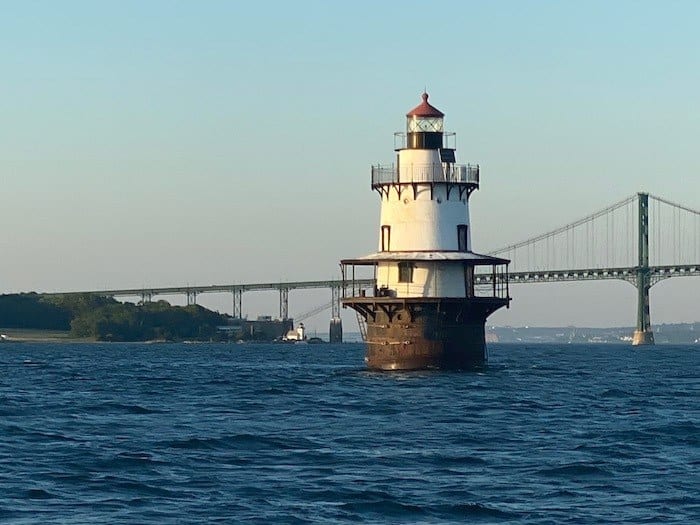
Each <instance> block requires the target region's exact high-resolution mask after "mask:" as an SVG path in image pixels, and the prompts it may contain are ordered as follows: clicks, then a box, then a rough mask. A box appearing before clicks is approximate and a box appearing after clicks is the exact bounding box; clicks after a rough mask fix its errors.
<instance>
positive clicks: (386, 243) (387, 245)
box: [382, 225, 391, 252]
mask: <svg viewBox="0 0 700 525" xmlns="http://www.w3.org/2000/svg"><path fill="white" fill-rule="evenodd" d="M390 250H391V226H387V225H382V251H383V252H388V251H390Z"/></svg>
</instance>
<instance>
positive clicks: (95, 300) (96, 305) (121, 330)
mask: <svg viewBox="0 0 700 525" xmlns="http://www.w3.org/2000/svg"><path fill="white" fill-rule="evenodd" d="M224 324H226V316H225V315H221V314H219V313H217V312H213V311H211V310H208V309H206V308H204V307H202V306H199V305H190V306H172V305H171V304H169V303H168V302H167V301H157V302H149V303H141V304H133V303H120V302H118V301H116V300H115V299H114V298H112V297H103V296H99V295H94V294H76V295H64V296H52V295H42V294H37V293H25V294H7V295H0V327H3V328H21V329H44V330H69V331H70V333H71V335H72V336H74V337H85V338H93V339H96V340H98V341H148V340H168V341H178V340H184V339H192V340H210V339H215V338H217V329H216V328H217V326H220V325H224Z"/></svg>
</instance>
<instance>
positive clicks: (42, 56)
mask: <svg viewBox="0 0 700 525" xmlns="http://www.w3.org/2000/svg"><path fill="white" fill-rule="evenodd" d="M0 7H2V12H3V15H2V17H0V49H2V53H0V80H1V81H0V226H1V228H2V234H1V235H0V292H12V291H28V290H39V291H49V290H75V289H91V288H104V287H132V286H137V287H138V286H142V285H147V286H162V285H176V284H184V283H191V284H192V283H196V284H214V283H225V282H248V281H273V280H279V279H285V280H286V279H289V280H296V279H299V280H302V279H318V278H334V277H336V276H337V275H338V272H337V268H338V266H337V264H338V260H339V259H340V258H342V257H349V256H355V255H361V254H365V253H368V252H371V251H373V250H374V249H375V246H376V235H377V224H378V210H379V199H378V197H377V195H376V194H373V193H372V192H371V191H370V190H369V166H370V165H371V164H373V163H378V162H391V160H392V157H393V151H392V148H393V139H392V133H393V132H394V131H398V130H401V129H402V127H403V125H404V114H405V113H406V111H407V110H408V109H410V108H411V107H413V106H414V105H415V104H416V103H417V102H418V100H419V94H420V92H421V91H422V90H423V88H424V87H427V89H428V91H429V92H430V94H431V102H433V103H434V104H435V105H436V106H437V107H439V108H440V109H442V110H443V111H444V112H445V113H446V114H447V117H446V119H447V120H446V124H447V127H448V128H449V129H450V130H453V131H456V132H457V138H458V152H457V155H458V160H459V161H460V162H479V163H480V164H481V166H482V178H483V183H482V188H481V190H480V191H479V192H477V193H475V194H474V196H473V198H472V220H473V224H474V243H475V245H476V248H477V249H479V250H480V251H488V250H490V249H494V248H498V247H500V246H502V245H505V244H509V243H511V242H515V241H518V240H521V239H523V238H526V237H529V236H530V235H532V234H535V233H538V232H539V231H542V230H546V229H549V228H551V227H554V226H557V225H561V224H564V223H566V222H568V221H570V220H572V219H575V218H578V217H579V216H583V215H586V214H587V213H589V212H592V211H594V210H597V209H599V208H602V207H604V206H605V205H607V204H609V203H611V202H614V201H616V200H619V199H621V198H623V197H625V196H626V195H628V194H632V193H634V192H636V191H638V190H642V189H644V190H647V191H650V192H652V193H657V194H660V195H662V196H665V197H667V198H669V199H671V200H674V201H678V202H682V203H684V204H687V205H688V206H690V207H693V208H700V197H699V196H700V180H699V177H698V175H699V174H700V169H699V168H700V160H699V156H700V155H699V152H700V147H699V145H698V137H700V103H699V102H698V100H699V99H698V93H700V31H698V24H699V23H700V3H699V2H694V1H688V2H676V1H667V2H642V1H634V2H632V1H630V2H625V1H616V2H607V1H606V2H555V1H551V2H467V1H454V2H425V1H421V2H418V1H401V2H398V1H395V2H376V1H375V2H369V1H366V2H365V1H356V2H344V3H339V2H328V1H323V2H321V1H314V2H311V1H299V2H286V1H285V2H282V1H280V2H256V3H250V2H233V1H227V2H213V1H209V2H184V1H182V2H177V1H149V2H140V1H139V2H135V1H134V2H124V1H120V2H92V1H85V2H70V1H64V2H50V1H43V2H36V1H23V2H0ZM672 281H673V280H672ZM675 281H680V282H679V283H678V284H675V283H672V282H671V281H669V283H668V284H666V283H662V284H660V285H658V287H656V288H654V289H653V290H652V321H653V322H659V321H667V322H668V321H673V320H690V319H700V316H699V315H696V313H695V310H693V307H694V303H693V299H694V297H697V296H698V292H700V284H698V283H695V280H692V279H677V280H675ZM690 281H692V282H690ZM535 288H537V289H535ZM657 290H658V291H657ZM689 290H691V291H692V293H691V292H690V291H689ZM513 293H514V295H515V301H514V303H513V307H512V308H511V309H510V310H508V311H504V312H501V313H499V314H498V315H497V316H495V317H494V318H493V319H494V321H497V322H499V323H501V324H506V323H507V324H540V325H545V324H577V325H584V324H599V325H606V324H630V323H632V322H633V321H634V293H635V292H634V289H633V288H632V287H631V286H629V285H628V284H626V283H593V284H591V283H584V284H580V285H579V284H570V285H556V286H554V285H552V286H550V285H546V286H545V285H543V286H542V287H539V288H538V287H532V286H530V287H520V288H516V289H514V290H513ZM249 295H250V294H249ZM249 295H246V296H244V301H246V303H245V304H244V310H246V311H247V312H248V313H249V314H250V315H257V314H258V313H264V312H265V311H267V312H268V313H275V312H276V300H275V299H274V297H272V298H270V297H267V298H264V300H263V299H261V298H254V297H252V295H251V296H250V297H249ZM299 297H300V299H299V302H298V303H297V305H294V304H293V305H292V308H291V309H292V312H295V311H296V312H299V311H301V310H305V309H307V307H308V308H310V307H312V306H314V304H315V303H318V302H323V301H324V300H325V299H326V298H325V296H323V297H321V298H320V299H319V298H317V297H315V296H309V295H308V294H307V295H303V294H301V295H300V296H299ZM552 299H554V300H552ZM292 300H294V295H293V296H292ZM203 304H205V305H207V299H204V300H203ZM246 305H247V306H248V307H247V308H246ZM209 306H212V307H215V308H219V309H222V310H223V309H227V308H228V309H230V306H229V299H228V298H225V297H221V298H215V299H212V302H211V304H209ZM318 324H319V330H320V329H322V328H323V327H325V324H326V318H325V316H321V318H320V319H319V320H318Z"/></svg>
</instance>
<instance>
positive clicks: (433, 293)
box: [341, 93, 510, 370]
mask: <svg viewBox="0 0 700 525" xmlns="http://www.w3.org/2000/svg"><path fill="white" fill-rule="evenodd" d="M422 98H423V100H422V102H421V103H420V104H419V105H418V106H416V107H415V108H414V109H412V110H411V111H409V112H408V114H407V115H406V119H407V120H406V133H405V134H404V133H398V134H396V135H395V136H396V137H398V138H399V142H400V144H399V145H398V147H396V149H395V151H396V153H397V155H396V165H391V166H374V167H372V189H374V190H376V191H377V192H378V193H379V196H380V199H381V214H380V224H379V228H378V232H377V233H378V234H379V243H378V250H379V251H377V252H376V253H373V254H371V255H367V256H365V257H361V258H359V259H347V260H343V261H341V268H342V270H343V299H342V303H343V306H344V307H345V306H349V307H351V308H353V309H354V310H356V311H357V312H358V314H359V317H358V318H359V319H360V321H361V326H360V330H361V332H362V334H363V336H364V337H365V340H366V343H367V354H366V357H365V360H366V362H367V365H368V366H369V367H370V368H373V369H382V370H407V369H421V368H433V367H435V368H466V367H470V366H473V365H480V364H483V363H484V362H485V360H486V347H485V336H484V325H485V322H486V318H487V317H488V316H489V315H490V314H491V313H492V312H494V311H495V310H497V309H498V308H500V307H502V306H507V305H508V303H509V301H510V297H509V294H508V270H507V265H508V263H509V261H508V260H506V259H501V258H497V257H490V256H486V255H480V254H477V253H474V252H473V251H472V245H471V231H470V221H469V196H470V195H471V193H472V192H473V191H474V190H475V189H477V188H478V187H479V166H478V165H460V164H456V163H455V147H454V144H453V142H454V133H445V132H444V129H443V118H444V114H443V113H442V112H441V111H440V110H438V109H437V108H435V107H434V106H432V105H431V104H430V103H429V102H428V94H427V93H423V95H422ZM450 142H452V144H451V143H450ZM395 146H396V143H395ZM358 266H360V267H365V268H364V271H365V272H366V273H369V269H371V271H372V272H373V275H374V279H375V280H376V286H375V288H374V293H373V295H372V296H368V294H367V293H366V292H365V290H364V289H363V288H362V287H361V286H359V284H358V282H357V280H356V279H355V275H356V267H358ZM477 266H488V267H490V270H489V275H491V281H490V283H489V284H487V285H486V286H485V287H481V286H475V284H474V273H475V272H474V269H475V267H477ZM368 267H369V269H368ZM360 270H361V271H362V268H361V269H360Z"/></svg>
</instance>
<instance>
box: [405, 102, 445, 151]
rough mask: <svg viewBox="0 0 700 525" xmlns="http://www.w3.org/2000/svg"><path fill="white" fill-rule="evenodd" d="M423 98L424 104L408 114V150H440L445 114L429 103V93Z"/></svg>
mask: <svg viewBox="0 0 700 525" xmlns="http://www.w3.org/2000/svg"><path fill="white" fill-rule="evenodd" d="M422 97H423V102H421V103H420V104H419V105H417V106H416V107H415V108H413V109H412V110H411V111H409V112H408V113H406V134H407V138H408V143H407V146H408V149H440V148H442V133H443V130H444V127H443V119H444V117H445V114H444V113H443V112H442V111H440V110H439V109H437V108H436V107H434V106H432V105H431V104H430V103H429V102H428V94H427V93H423V95H422Z"/></svg>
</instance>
